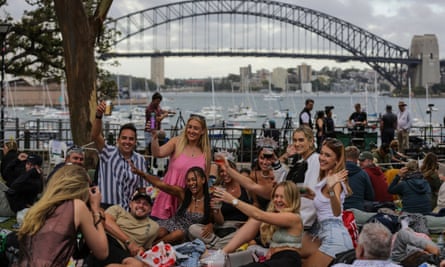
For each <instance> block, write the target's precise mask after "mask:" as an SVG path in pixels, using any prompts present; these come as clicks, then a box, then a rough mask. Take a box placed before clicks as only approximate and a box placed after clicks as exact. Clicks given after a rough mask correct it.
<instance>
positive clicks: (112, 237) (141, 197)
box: [88, 187, 159, 266]
mask: <svg viewBox="0 0 445 267" xmlns="http://www.w3.org/2000/svg"><path fill="white" fill-rule="evenodd" d="M129 205H130V211H129V212H128V211H126V210H124V209H123V208H122V207H121V206H119V205H114V206H111V207H109V208H108V209H107V210H105V231H106V232H107V238H108V249H109V250H108V251H109V253H108V257H107V258H106V259H105V260H103V261H99V260H98V259H96V258H95V257H94V256H90V258H89V259H88V266H105V265H108V264H112V263H118V264H123V265H124V266H143V265H142V262H141V261H139V260H137V259H136V258H134V256H136V255H137V254H138V253H139V252H141V251H146V250H148V249H150V248H151V247H152V245H153V241H154V240H155V239H156V237H157V236H158V229H159V225H158V223H157V222H155V221H153V220H152V219H150V217H149V216H148V215H149V214H150V211H151V198H150V196H149V195H148V194H147V191H146V188H144V187H141V188H138V189H137V190H136V191H135V192H134V193H133V195H132V197H131V198H130V202H129Z"/></svg>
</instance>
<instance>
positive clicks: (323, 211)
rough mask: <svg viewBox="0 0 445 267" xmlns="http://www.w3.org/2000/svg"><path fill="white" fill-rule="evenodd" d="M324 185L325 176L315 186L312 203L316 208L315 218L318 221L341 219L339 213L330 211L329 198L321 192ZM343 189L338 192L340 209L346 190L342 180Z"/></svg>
mask: <svg viewBox="0 0 445 267" xmlns="http://www.w3.org/2000/svg"><path fill="white" fill-rule="evenodd" d="M325 185H326V178H325V179H323V180H321V181H320V182H319V183H318V184H317V185H316V186H315V198H314V205H315V208H316V209H317V219H318V221H319V222H321V221H323V220H326V219H339V220H342V217H341V214H340V215H339V216H334V213H333V212H332V208H331V199H330V198H328V197H326V196H324V195H323V193H322V189H323V187H324V186H325ZM341 185H342V187H343V190H342V191H341V193H340V202H341V209H342V210H343V202H344V200H345V196H346V194H345V192H346V185H345V184H344V183H343V182H342V183H341Z"/></svg>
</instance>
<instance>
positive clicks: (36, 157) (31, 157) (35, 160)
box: [26, 154, 43, 166]
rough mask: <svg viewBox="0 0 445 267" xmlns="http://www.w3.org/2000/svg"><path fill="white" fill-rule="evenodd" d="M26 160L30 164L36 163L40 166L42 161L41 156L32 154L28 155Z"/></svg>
mask: <svg viewBox="0 0 445 267" xmlns="http://www.w3.org/2000/svg"><path fill="white" fill-rule="evenodd" d="M26 161H27V162H29V163H31V164H32V165H38V166H42V163H43V160H42V157H40V156H39V155H34V154H31V155H29V156H28V158H27V159H26Z"/></svg>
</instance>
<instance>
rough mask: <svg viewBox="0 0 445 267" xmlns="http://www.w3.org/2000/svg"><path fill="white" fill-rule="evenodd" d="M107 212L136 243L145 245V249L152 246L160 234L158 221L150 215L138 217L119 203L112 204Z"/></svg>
mask: <svg viewBox="0 0 445 267" xmlns="http://www.w3.org/2000/svg"><path fill="white" fill-rule="evenodd" d="M105 212H106V213H108V214H110V215H111V216H113V217H114V218H115V219H116V224H117V225H119V228H120V229H121V230H122V231H123V232H125V233H126V234H127V235H128V236H129V237H130V238H131V240H133V241H134V242H136V244H138V245H139V246H143V247H144V248H145V249H150V248H151V247H152V245H153V241H154V240H155V238H156V237H157V236H158V230H159V225H158V223H157V222H155V221H153V220H152V219H150V218H149V217H147V218H145V219H136V218H135V217H134V216H133V215H132V214H131V213H130V212H128V211H126V210H124V209H123V208H122V207H121V206H119V205H114V206H111V207H109V208H108V209H107V210H106V211H105ZM114 238H115V239H116V240H117V241H118V242H119V243H120V244H121V246H122V247H124V248H125V244H124V243H122V242H121V241H120V240H119V239H118V238H116V237H114Z"/></svg>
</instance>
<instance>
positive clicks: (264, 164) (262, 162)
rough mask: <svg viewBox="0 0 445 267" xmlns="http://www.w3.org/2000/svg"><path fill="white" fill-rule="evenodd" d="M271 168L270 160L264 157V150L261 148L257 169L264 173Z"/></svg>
mask: <svg viewBox="0 0 445 267" xmlns="http://www.w3.org/2000/svg"><path fill="white" fill-rule="evenodd" d="M271 166H272V161H271V158H268V157H265V156H264V148H262V149H261V150H260V153H259V154H258V167H259V168H260V170H262V171H265V170H270V168H271Z"/></svg>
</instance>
